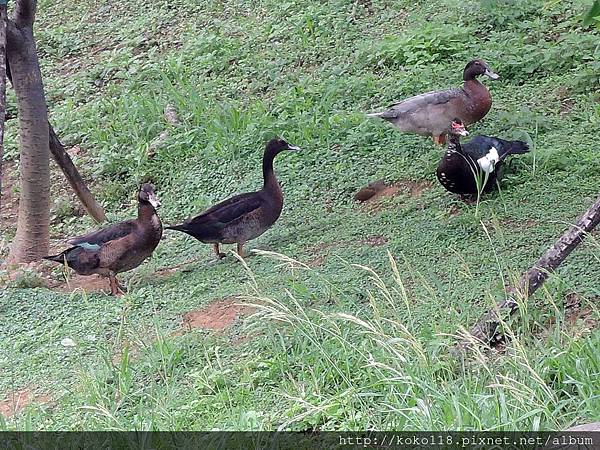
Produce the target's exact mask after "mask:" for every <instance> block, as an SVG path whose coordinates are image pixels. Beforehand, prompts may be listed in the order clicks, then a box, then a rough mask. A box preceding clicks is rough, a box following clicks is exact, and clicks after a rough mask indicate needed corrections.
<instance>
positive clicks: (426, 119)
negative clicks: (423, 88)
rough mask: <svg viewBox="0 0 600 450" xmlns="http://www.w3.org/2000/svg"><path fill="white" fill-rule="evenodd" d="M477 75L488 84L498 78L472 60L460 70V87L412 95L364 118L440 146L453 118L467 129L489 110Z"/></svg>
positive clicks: (487, 96) (489, 102)
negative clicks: (379, 119) (486, 79)
mask: <svg viewBox="0 0 600 450" xmlns="http://www.w3.org/2000/svg"><path fill="white" fill-rule="evenodd" d="M480 75H485V76H487V77H488V78H490V79H492V80H498V79H499V78H500V76H499V75H498V74H497V73H495V72H494V71H493V70H492V69H491V68H490V66H489V65H488V64H487V63H486V62H485V61H483V60H482V59H474V60H472V61H470V62H469V63H468V64H467V65H466V66H465V69H464V70H463V80H464V84H463V86H462V87H460V88H453V89H447V90H442V91H432V92H426V93H425V94H420V95H416V96H414V97H410V98H408V99H406V100H403V101H401V102H399V103H395V104H393V105H390V106H389V107H388V109H386V110H385V111H381V112H374V113H369V114H367V116H369V117H379V118H381V119H383V120H386V121H388V122H391V123H392V124H393V125H394V126H396V127H398V128H400V129H401V130H402V131H405V132H409V133H416V134H420V135H423V136H431V137H433V141H434V142H435V143H436V144H440V145H443V144H444V143H445V135H446V129H447V127H448V124H449V123H450V121H451V120H452V119H453V118H454V117H458V118H460V119H461V120H462V121H463V123H464V124H465V125H470V124H472V123H475V122H478V121H479V120H481V119H482V118H483V117H485V115H486V114H487V113H488V112H489V110H490V108H491V107H492V96H491V95H490V92H489V91H488V89H487V88H486V87H485V86H484V85H483V84H482V83H481V82H479V80H477V77H478V76H480Z"/></svg>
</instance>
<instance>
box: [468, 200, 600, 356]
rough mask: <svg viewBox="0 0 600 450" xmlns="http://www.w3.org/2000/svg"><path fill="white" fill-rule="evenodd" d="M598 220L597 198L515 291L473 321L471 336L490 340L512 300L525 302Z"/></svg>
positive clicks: (512, 306) (514, 303) (599, 205)
mask: <svg viewBox="0 0 600 450" xmlns="http://www.w3.org/2000/svg"><path fill="white" fill-rule="evenodd" d="M599 223H600V197H599V198H598V199H597V200H596V202H595V203H594V204H593V205H592V206H591V207H590V208H589V209H588V210H587V211H586V212H585V213H584V214H583V215H582V216H581V217H580V218H579V219H578V220H577V223H576V224H575V225H573V226H571V228H569V229H568V230H567V231H565V233H564V234H563V235H562V236H561V237H560V239H559V240H558V241H556V243H555V244H554V245H553V246H552V247H550V248H549V249H548V251H547V252H546V253H544V255H543V256H542V257H541V258H540V259H538V260H537V262H536V263H535V264H534V265H533V267H531V268H530V269H529V270H528V271H527V272H525V273H524V274H523V275H522V276H521V279H520V280H519V285H518V286H517V288H516V290H513V291H512V292H509V293H508V296H507V297H506V298H505V299H504V300H502V301H501V302H500V303H498V304H497V305H496V307H495V308H494V309H493V310H491V311H488V312H487V313H486V314H484V315H483V316H482V317H481V318H480V319H479V320H478V321H477V323H476V324H475V325H474V326H473V328H471V330H470V334H471V336H472V337H474V338H475V339H476V340H477V341H479V342H480V343H483V344H486V345H488V344H490V343H491V342H493V341H494V340H495V338H496V337H497V329H498V326H499V325H500V323H501V322H502V321H503V320H504V319H506V318H508V316H510V315H511V314H512V313H514V312H515V311H516V310H517V308H518V306H519V302H518V301H517V300H516V299H517V298H518V297H520V298H522V299H523V300H524V301H526V300H527V299H528V298H529V297H531V296H532V295H533V294H534V292H535V291H536V290H537V289H538V288H539V287H540V286H541V285H542V284H544V282H545V281H546V279H548V277H549V276H550V274H551V273H552V272H554V271H555V270H556V269H557V268H558V266H559V265H561V264H562V262H563V261H564V260H565V259H566V258H567V256H569V255H570V254H571V252H572V251H573V250H575V248H576V247H577V246H578V245H579V244H580V243H581V242H583V240H584V239H585V237H586V235H587V234H588V233H590V232H591V231H592V230H593V229H594V228H596V226H597V225H598V224H599ZM517 296H518V297H517ZM502 316H505V317H504V318H503V317H502Z"/></svg>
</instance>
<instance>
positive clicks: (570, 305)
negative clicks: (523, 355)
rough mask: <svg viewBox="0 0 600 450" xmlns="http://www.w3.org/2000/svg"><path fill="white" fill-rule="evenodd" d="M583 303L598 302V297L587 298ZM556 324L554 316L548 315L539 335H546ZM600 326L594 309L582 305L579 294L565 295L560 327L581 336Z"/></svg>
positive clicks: (571, 333) (573, 334) (599, 299)
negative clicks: (562, 321) (563, 314)
mask: <svg viewBox="0 0 600 450" xmlns="http://www.w3.org/2000/svg"><path fill="white" fill-rule="evenodd" d="M585 303H587V304H590V303H593V304H598V303H600V298H591V299H587V300H586V301H585ZM555 325H556V317H550V318H549V319H548V321H547V324H546V325H545V327H544V329H543V331H542V333H541V335H542V336H543V337H546V336H547V335H548V334H549V333H550V332H551V330H552V328H553V327H554V326H555ZM598 327H600V321H598V319H597V318H596V314H595V312H594V310H593V309H592V308H590V307H587V306H584V301H583V299H582V298H581V297H580V295H579V294H577V293H575V292H571V293H570V294H567V295H566V296H565V316H564V323H563V325H562V328H563V329H564V331H565V332H566V333H568V334H569V335H571V336H574V337H581V336H585V335H587V334H589V333H591V332H592V331H593V330H596V329H598Z"/></svg>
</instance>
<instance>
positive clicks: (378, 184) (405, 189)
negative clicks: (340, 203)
mask: <svg viewBox="0 0 600 450" xmlns="http://www.w3.org/2000/svg"><path fill="white" fill-rule="evenodd" d="M431 186H432V182H431V181H428V180H419V181H414V180H400V181H396V182H394V183H389V184H388V183H385V182H383V181H382V180H378V181H375V182H373V183H370V184H369V185H368V186H365V187H364V188H362V189H361V190H359V191H358V192H357V193H356V194H355V195H354V200H356V201H358V202H360V203H362V204H363V205H365V206H366V207H367V208H368V209H369V210H370V211H373V210H379V209H380V208H381V206H380V205H379V203H380V201H381V200H383V199H385V198H392V197H395V196H397V195H398V194H400V193H402V194H407V195H409V196H410V197H411V198H420V197H421V196H422V195H423V192H424V191H425V190H426V189H429V188H430V187H431Z"/></svg>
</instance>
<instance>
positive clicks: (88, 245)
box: [77, 242, 100, 251]
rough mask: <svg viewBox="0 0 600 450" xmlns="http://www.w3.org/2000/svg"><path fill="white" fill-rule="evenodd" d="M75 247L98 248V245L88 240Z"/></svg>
mask: <svg viewBox="0 0 600 450" xmlns="http://www.w3.org/2000/svg"><path fill="white" fill-rule="evenodd" d="M77 247H81V248H83V249H84V250H92V251H95V250H99V249H100V246H99V245H98V244H90V243H89V242H82V243H81V244H77Z"/></svg>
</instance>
